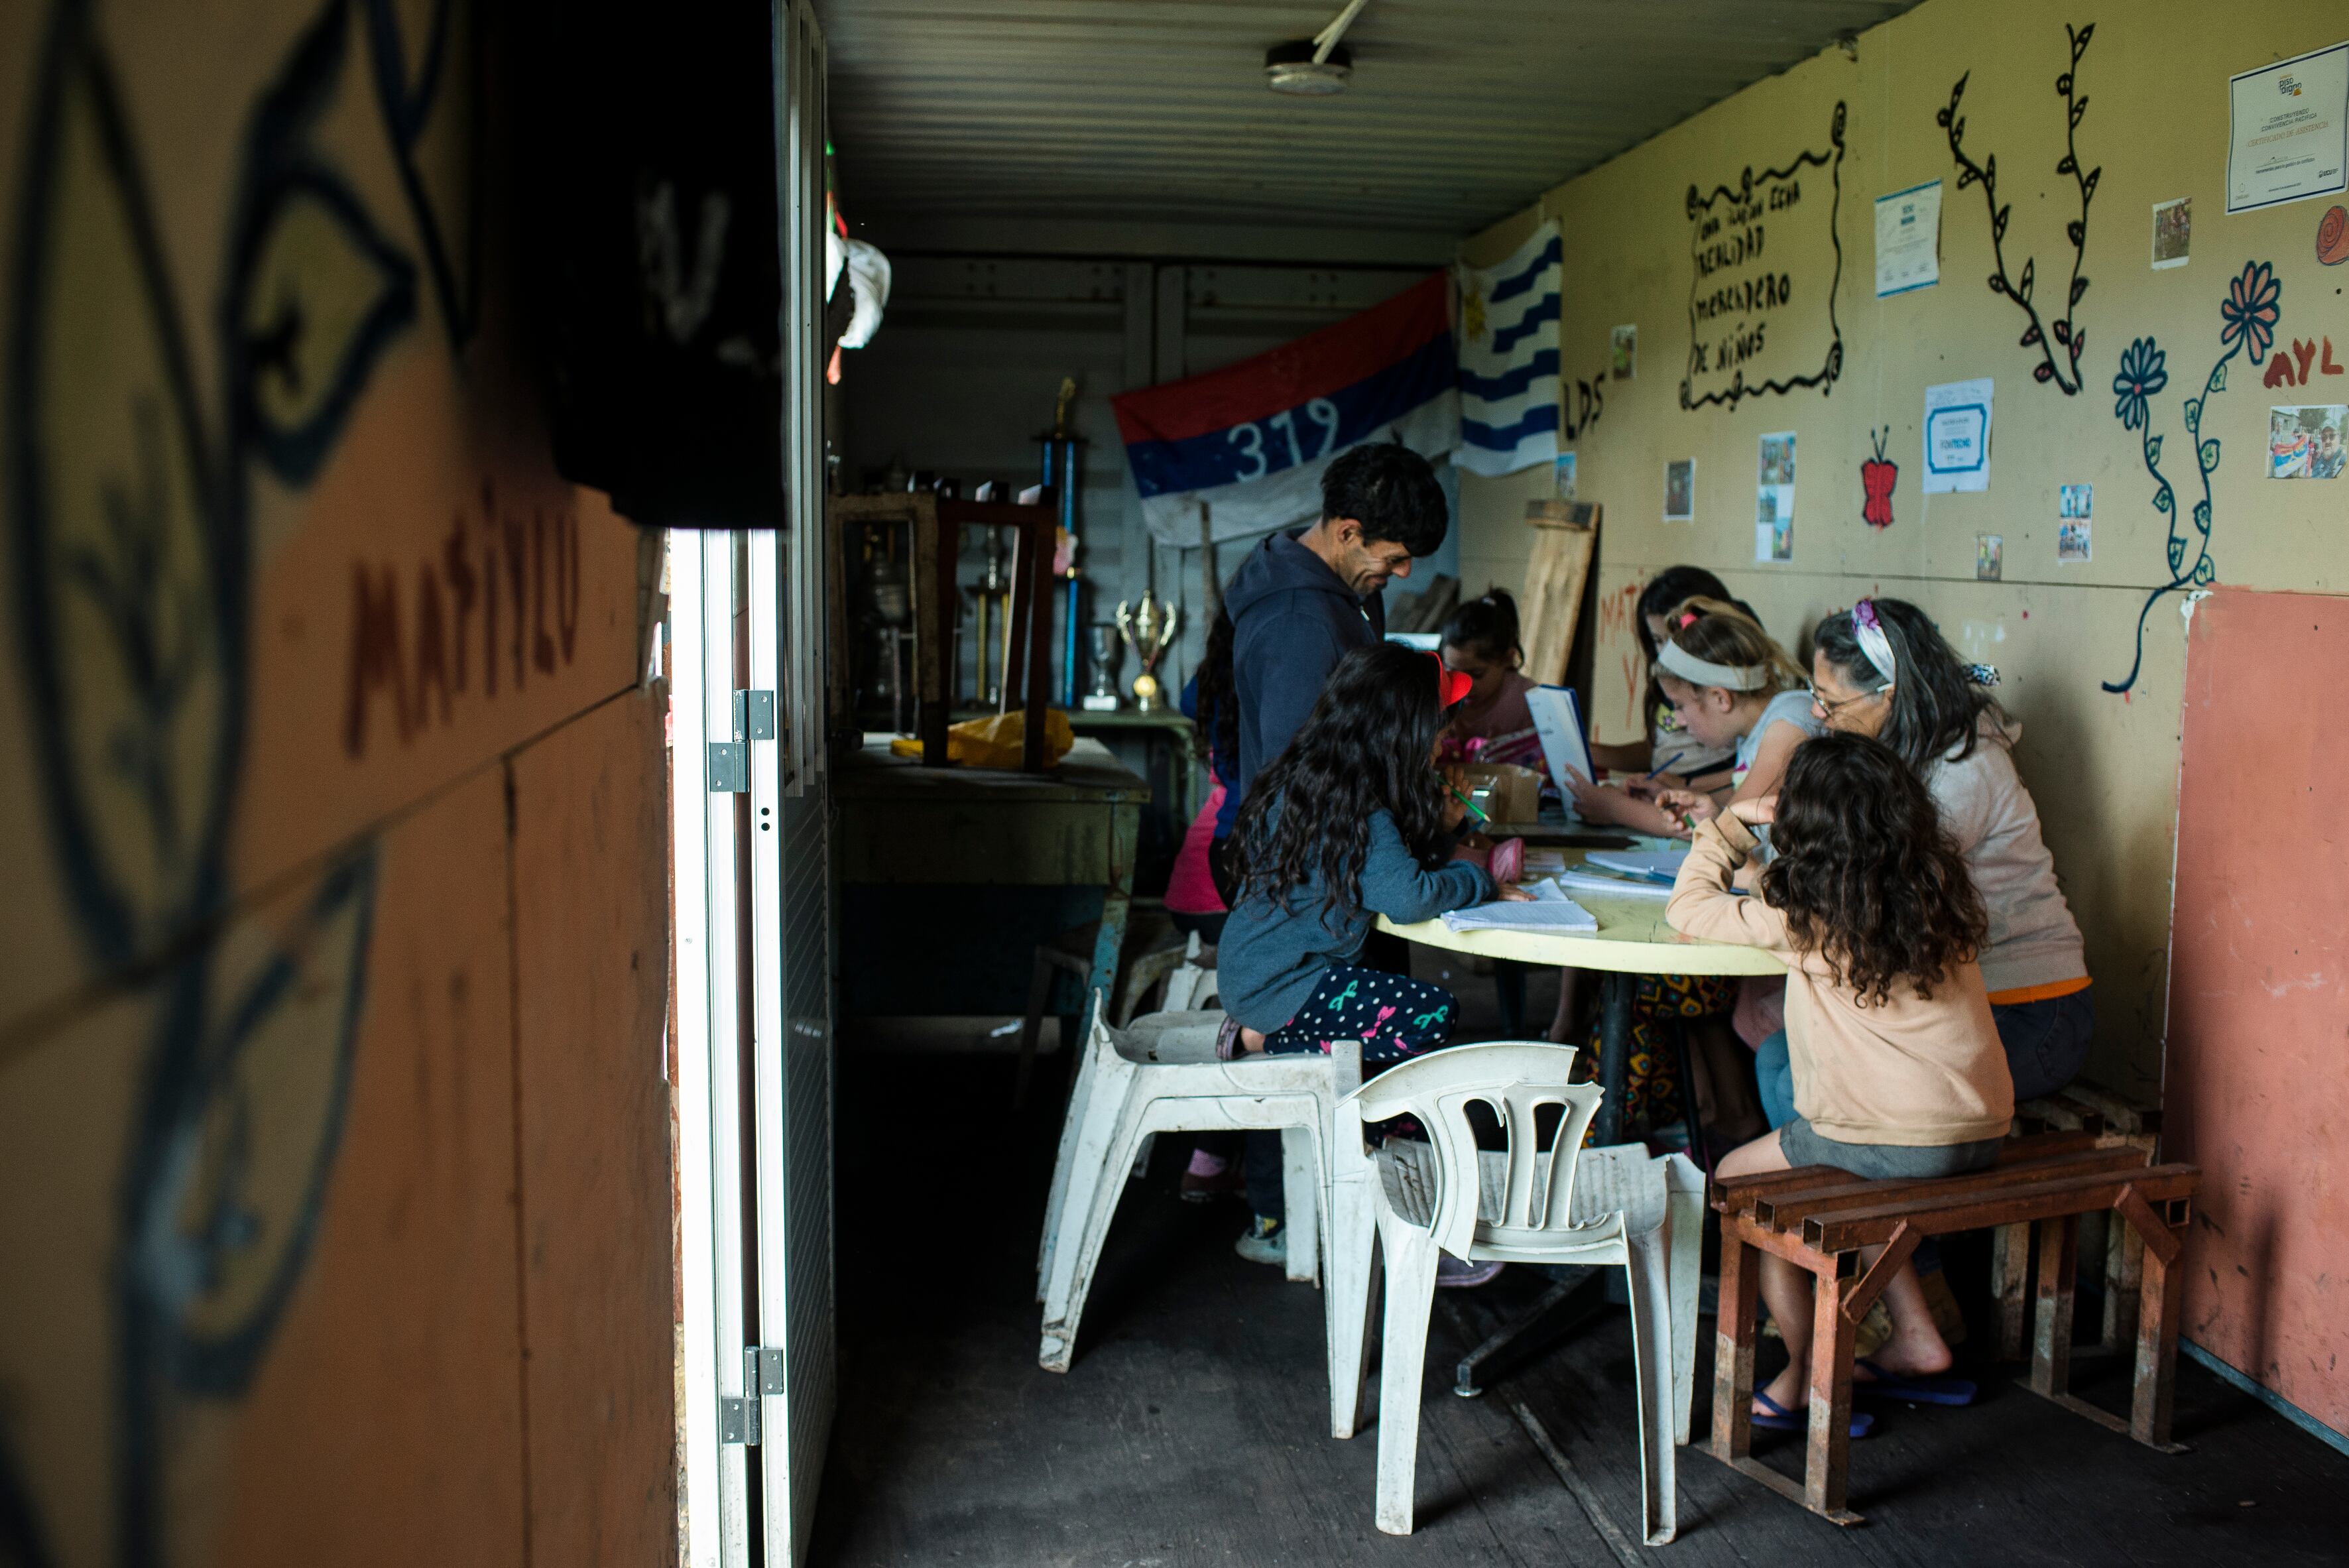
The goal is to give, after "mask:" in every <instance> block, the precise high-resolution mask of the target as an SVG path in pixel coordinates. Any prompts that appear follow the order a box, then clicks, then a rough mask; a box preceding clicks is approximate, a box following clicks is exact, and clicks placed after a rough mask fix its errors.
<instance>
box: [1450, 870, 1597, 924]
mask: <svg viewBox="0 0 2349 1568" xmlns="http://www.w3.org/2000/svg"><path fill="white" fill-rule="evenodd" d="M1532 892H1533V895H1534V896H1533V900H1532V902H1531V903H1499V902H1497V901H1496V902H1495V903H1480V904H1476V905H1475V906H1474V907H1472V908H1468V909H1455V910H1454V911H1453V912H1452V913H1449V914H1447V915H1445V916H1444V929H1445V930H1447V931H1563V932H1578V931H1580V932H1592V931H1597V930H1598V929H1599V917H1598V916H1596V915H1594V914H1592V913H1590V912H1589V911H1588V910H1587V909H1585V908H1583V907H1582V906H1581V905H1580V904H1578V903H1575V902H1574V901H1573V900H1572V899H1570V898H1568V897H1567V896H1566V893H1565V891H1564V890H1563V889H1561V888H1560V887H1559V886H1558V885H1557V882H1554V881H1544V882H1540V883H1537V885H1536V886H1535V887H1534V888H1533V889H1532Z"/></svg>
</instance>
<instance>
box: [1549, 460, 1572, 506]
mask: <svg viewBox="0 0 2349 1568" xmlns="http://www.w3.org/2000/svg"><path fill="white" fill-rule="evenodd" d="M1574 457H1575V455H1574V454H1573V453H1572V452H1560V453H1558V455H1557V462H1555V463H1553V464H1551V465H1550V478H1551V480H1552V482H1553V484H1554V485H1555V487H1556V491H1557V499H1558V500H1573V499H1574V483H1575V474H1574V470H1575V468H1576V464H1575V460H1574Z"/></svg>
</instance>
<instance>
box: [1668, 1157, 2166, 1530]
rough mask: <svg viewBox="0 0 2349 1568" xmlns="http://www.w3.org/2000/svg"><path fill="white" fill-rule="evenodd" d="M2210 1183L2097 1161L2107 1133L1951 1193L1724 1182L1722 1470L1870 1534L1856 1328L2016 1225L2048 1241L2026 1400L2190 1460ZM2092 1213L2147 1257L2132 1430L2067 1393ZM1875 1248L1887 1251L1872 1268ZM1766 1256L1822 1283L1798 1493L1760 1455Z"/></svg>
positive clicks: (1718, 1369)
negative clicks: (1868, 1256) (1937, 1264)
mask: <svg viewBox="0 0 2349 1568" xmlns="http://www.w3.org/2000/svg"><path fill="white" fill-rule="evenodd" d="M2201 1180H2202V1172H2201V1171H2200V1170H2199V1169H2198V1168H2197V1167H2195V1166H2191V1165H2155V1164H2152V1163H2150V1155H2149V1154H2148V1152H2147V1150H2143V1149H2140V1148H2137V1147H2135V1146H2133V1145H2129V1144H2120V1145H2117V1146H2111V1147H2100V1146H2099V1140H2098V1137H2097V1134H2096V1133H2095V1132H2091V1131H2087V1130H2078V1131H2065V1132H2048V1133H2039V1134H2035V1135H2032V1136H2027V1137H2023V1138H2018V1139H2015V1140H2012V1141H2010V1142H2009V1143H2008V1144H2007V1146H2006V1148H2005V1149H2004V1150H2002V1152H2001V1154H2000V1156H1999V1161H1998V1163H1997V1165H1995V1166H1993V1167H1992V1169H1990V1170H1988V1171H1978V1172H1976V1173H1974V1174H1972V1175H1970V1176H1952V1177H1948V1178H1944V1179H1942V1180H1940V1181H1861V1180H1859V1179H1858V1178H1857V1177H1855V1176H1853V1175H1851V1174H1850V1173H1849V1172H1848V1171H1838V1170H1836V1169H1835V1168H1834V1167H1832V1166H1825V1165H1812V1166H1805V1167H1803V1168H1801V1169H1799V1170H1795V1171H1771V1172H1769V1173H1767V1174H1765V1175H1758V1176H1752V1177H1747V1178H1744V1179H1742V1180H1738V1179H1733V1180H1731V1181H1716V1182H1715V1184H1714V1188H1713V1198H1712V1202H1713V1208H1714V1209H1715V1210H1716V1211H1717V1212H1719V1213H1720V1215H1721V1243H1722V1245H1721V1311H1720V1317H1719V1320H1718V1324H1717V1327H1716V1338H1715V1340H1714V1349H1713V1442H1712V1447H1711V1451H1712V1453H1713V1457H1714V1458H1715V1459H1717V1460H1721V1461H1722V1462H1723V1464H1726V1465H1728V1466H1729V1467H1731V1468H1732V1469H1733V1470H1741V1471H1743V1472H1744V1473H1745V1474H1746V1475H1749V1476H1752V1477H1753V1478H1754V1480H1759V1481H1761V1482H1762V1483H1764V1485H1766V1486H1768V1487H1769V1488H1770V1489H1771V1490H1772V1491H1776V1492H1778V1493H1780V1494H1781V1495H1783V1496H1785V1497H1788V1498H1791V1499H1792V1500H1794V1501H1796V1502H1799V1503H1801V1504H1802V1505H1803V1506H1804V1507H1805V1508H1807V1509H1809V1510H1810V1511H1812V1512H1813V1513H1816V1514H1818V1515H1820V1516H1821V1517H1822V1518H1825V1519H1828V1520H1832V1521H1833V1522H1836V1523H1837V1524H1857V1523H1859V1522H1860V1516H1859V1515H1858V1514H1857V1513H1854V1512H1852V1511H1850V1510H1848V1509H1847V1508H1846V1507H1845V1506H1844V1498H1845V1480H1846V1476H1847V1470H1848V1467H1849V1460H1850V1449H1851V1439H1850V1426H1851V1390H1852V1375H1851V1373H1852V1340H1853V1336H1854V1334H1855V1332H1856V1331H1857V1328H1858V1326H1859V1320H1860V1319H1861V1318H1862V1317H1864V1316H1865V1315H1867V1313H1868V1307H1869V1306H1870V1305H1873V1304H1874V1303H1875V1301H1876V1298H1877V1297H1878V1295H1881V1294H1883V1291H1884V1287H1885V1285H1886V1284H1889V1282H1890V1281H1891V1278H1892V1276H1893V1274H1895V1273H1897V1272H1898V1271H1899V1267H1900V1265H1901V1264H1904V1263H1906V1262H1908V1261H1909V1256H1910V1254H1912V1253H1915V1252H1916V1250H1917V1243H1919V1242H1920V1241H1922V1240H1924V1239H1925V1238H1926V1237H1927V1236H1937V1235H1943V1234H1946V1233H1950V1232H1953V1231H1972V1230H1982V1229H1985V1228H1989V1227H2016V1226H2028V1227H2035V1228H2036V1230H2037V1232H2038V1237H2039V1251H2040V1260H2041V1262H2040V1271H2039V1286H2038V1315H2037V1321H2036V1324H2035V1325H2034V1332H2033V1344H2032V1355H2031V1375H2030V1377H2029V1379H2028V1381H2027V1383H2026V1385H2025V1386H2026V1387H2029V1388H2031V1389H2032V1390H2033V1392H2035V1393H2037V1394H2040V1395H2042V1396H2044V1398H2048V1399H2051V1400H2053V1401H2054V1402H2055V1403H2057V1404H2059V1405H2062V1406H2064V1408H2066V1409H2070V1410H2073V1411H2075V1412H2077V1413H2078V1414H2080V1415H2083V1416H2086V1417H2088V1418H2091V1419H2092V1420H2095V1421H2096V1422H2098V1423H2099V1424H2101V1425H2103V1426H2106V1427H2109V1428H2111V1429H2114V1430H2116V1431H2121V1432H2126V1433H2127V1434H2128V1435H2129V1436H2130V1437H2133V1438H2135V1439H2137V1441H2138V1442H2141V1443H2145V1444H2147V1445H2148V1446H2150V1447H2153V1448H2157V1449H2165V1450H2168V1451H2172V1452H2175V1451H2177V1450H2176V1449H2172V1448H2171V1446H2170V1443H2169V1418H2170V1388H2171V1378H2172V1377H2173V1376H2174V1373H2175V1369H2176V1366H2177V1360H2178V1286H2179V1284H2180V1281H2181V1278H2182V1274H2181V1271H2180V1270H2179V1268H2178V1252H2179V1248H2180V1246H2181V1244H2182V1242H2181V1237H2180V1234H2179V1233H2180V1231H2181V1230H2182V1228H2183V1227H2184V1226H2185V1224H2186V1223H2187V1220H2188V1217H2189V1207H2190V1204H2191V1202H2192V1200H2193V1196H2194V1192H2195V1191H2196V1189H2197V1188H2198V1187H2199V1185H2200V1183H2201ZM2094 1213H2111V1214H2114V1215H2116V1216H2117V1217H2118V1220H2119V1222H2124V1223H2126V1224H2127V1226H2128V1227H2129V1228H2130V1229H2131V1230H2133V1231H2134V1232H2135V1233H2137V1236H2138V1238H2139V1239H2140V1240H2141V1241H2142V1243H2143V1244H2144V1269H2143V1281H2142V1284H2140V1287H2139V1303H2138V1313H2137V1382H2136V1389H2135V1393H2134V1397H2133V1399H2132V1403H2131V1407H2130V1416H2129V1419H2128V1420H2127V1421H2123V1420H2120V1419H2119V1418H2116V1417H2114V1416H2110V1415H2107V1414H2106V1412H2104V1411H2103V1410H2100V1409H2098V1408H2095V1406H2093V1405H2090V1404H2088V1403H2086V1402H2085V1401H2084V1400H2081V1399H2077V1398H2073V1396H2072V1394H2071V1392H2070V1383H2071V1347H2072V1296H2073V1283H2074V1277H2075V1274H2076V1272H2077V1266H2078V1242H2079V1227H2080V1219H2081V1216H2082V1215H2084V1214H2094ZM2006 1233H2008V1234H2013V1230H2012V1229H2008V1230H2007V1232H2006ZM1863 1247H1881V1248H1883V1251H1882V1252H1881V1253H1878V1256H1877V1258H1876V1261H1875V1262H1874V1263H1872V1264H1867V1265H1866V1266H1865V1267H1863V1266H1862V1261H1861V1257H1860V1249H1861V1248H1863ZM1757 1249H1758V1250H1760V1251H1762V1252H1769V1253H1776V1254H1777V1255H1778V1256H1780V1257H1782V1258H1785V1259H1786V1260H1787V1261H1788V1262H1790V1263H1793V1264H1796V1265H1798V1266H1799V1267H1801V1268H1804V1269H1806V1270H1808V1271H1809V1272H1810V1273H1811V1274H1812V1275H1813V1276H1814V1278H1815V1279H1816V1300H1815V1303H1814V1306H1813V1317H1812V1324H1813V1329H1812V1348H1811V1381H1810V1410H1811V1417H1810V1427H1809V1434H1808V1436H1809V1440H1808V1444H1807V1447H1806V1450H1805V1454H1804V1466H1803V1480H1802V1482H1801V1484H1799V1485H1797V1484H1796V1483H1795V1481H1793V1480H1790V1479H1788V1478H1787V1477H1785V1476H1783V1475H1781V1474H1779V1473H1778V1472H1777V1471H1776V1470H1772V1469H1771V1468H1770V1467H1768V1466H1767V1465H1764V1464H1763V1463H1761V1462H1760V1461H1759V1460H1755V1459H1754V1457H1753V1439H1754V1428H1753V1408H1754V1340H1755V1337H1756V1325H1755V1322H1754V1303H1755V1294H1756V1292H1755V1285H1756V1280H1757V1277H1758V1275H1759V1274H1760V1267H1759V1263H1760V1260H1759V1259H1758V1258H1756V1257H1755V1255H1754V1253H1755V1251H1756V1250H1757Z"/></svg>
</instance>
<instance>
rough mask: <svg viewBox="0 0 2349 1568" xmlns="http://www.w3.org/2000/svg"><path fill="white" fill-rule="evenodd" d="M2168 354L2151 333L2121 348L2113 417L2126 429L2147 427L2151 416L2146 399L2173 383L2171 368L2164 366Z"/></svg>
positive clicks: (2114, 389) (2115, 381) (2114, 380)
mask: <svg viewBox="0 0 2349 1568" xmlns="http://www.w3.org/2000/svg"><path fill="white" fill-rule="evenodd" d="M2165 357H2167V356H2165V355H2164V354H2163V353H2162V351H2161V350H2160V349H2158V348H2156V347H2155V346H2154V345H2153V339H2151V338H2149V337H2140V338H2138V339H2137V341H2136V342H2134V343H2132V344H2130V345H2129V346H2128V347H2127V348H2126V349H2124V350H2122V351H2121V368H2120V374H2119V375H2117V376H2116V377H2113V418H2116V419H2118V420H2119V421H2120V422H2121V426H2122V428H2124V429H2129V430H2141V429H2144V428H2146V425H2147V421H2148V420H2149V419H2150V418H2151V417H2152V416H2151V415H2150V414H2149V413H2148V412H2147V408H2146V406H2145V403H2146V399H2147V398H2148V397H2153V396H2155V395H2156V394H2157V393H2158V392H2159V391H2160V390H2161V389H2162V388H2163V387H2167V386H2168V385H2169V372H2168V370H2166V369H2164V368H2163V367H2162V360H2163V359H2164V358H2165Z"/></svg>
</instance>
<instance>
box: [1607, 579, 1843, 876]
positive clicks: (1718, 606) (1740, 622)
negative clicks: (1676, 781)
mask: <svg viewBox="0 0 2349 1568" xmlns="http://www.w3.org/2000/svg"><path fill="white" fill-rule="evenodd" d="M1665 621H1666V624H1667V625H1668V626H1669V627H1670V629H1671V635H1670V636H1668V637H1666V638H1665V639H1664V641H1663V643H1662V645H1660V646H1659V647H1658V648H1657V649H1656V684H1657V686H1660V687H1661V688H1662V691H1663V694H1664V696H1665V698H1666V699H1667V700H1669V701H1670V702H1671V705H1672V712H1673V713H1674V715H1676V716H1677V717H1679V719H1680V722H1681V727H1682V728H1683V729H1684V730H1686V731H1687V732H1688V734H1689V736H1690V737H1691V738H1692V739H1694V740H1695V741H1697V742H1698V744H1700V745H1702V746H1711V747H1722V748H1728V749H1729V750H1730V753H1731V764H1730V771H1729V778H1730V792H1729V796H1728V799H1727V800H1719V799H1715V798H1713V797H1712V796H1707V795H1702V794H1699V793H1696V792H1694V791H1691V790H1678V789H1672V790H1666V791H1665V792H1664V793H1662V794H1661V795H1659V796H1658V797H1657V798H1656V799H1657V804H1658V806H1659V807H1660V808H1661V811H1662V812H1663V813H1664V814H1665V815H1666V816H1667V817H1669V818H1671V819H1673V820H1671V821H1670V822H1669V823H1668V825H1667V827H1666V829H1665V830H1667V831H1671V832H1673V833H1677V834H1679V835H1681V836H1682V837H1685V836H1686V835H1687V834H1688V832H1689V830H1690V828H1691V827H1692V825H1693V824H1694V823H1696V822H1701V821H1702V820H1705V819H1706V818H1708V817H1710V816H1712V815H1713V812H1714V810H1715V809H1716V808H1717V807H1718V806H1722V805H1726V804H1728V803H1729V802H1730V801H1734V800H1749V799H1757V798H1759V797H1761V796H1764V795H1768V794H1771V793H1772V792H1774V791H1775V790H1776V789H1777V788H1778V780H1779V779H1782V778H1784V777H1785V773H1786V763H1787V760H1788V759H1789V758H1792V757H1793V756H1794V755H1795V748H1796V747H1797V746H1800V745H1801V744H1802V743H1803V742H1804V741H1806V740H1807V739H1809V738H1811V737H1812V736H1814V735H1822V734H1825V733H1826V725H1825V724H1824V723H1822V722H1821V721H1820V720H1819V719H1818V717H1816V715H1815V714H1814V713H1813V712H1812V711H1811V694H1810V692H1809V691H1808V690H1807V689H1806V686H1805V682H1804V679H1803V671H1802V666H1801V665H1797V664H1795V661H1794V660H1793V659H1791V658H1788V657H1787V656H1786V650H1785V649H1784V648H1782V647H1780V646H1779V645H1777V643H1776V642H1775V640H1773V639H1772V637H1771V635H1770V634H1769V633H1767V632H1765V631H1764V630H1763V629H1762V626H1761V624H1760V623H1759V622H1757V621H1755V620H1754V618H1753V617H1752V616H1750V615H1748V614H1745V612H1744V611H1743V610H1740V609H1739V608H1738V607H1737V606H1736V605H1734V604H1730V603H1723V601H1721V600H1718V599H1691V600H1689V601H1688V602H1687V603H1683V604H1682V605H1681V606H1680V607H1679V608H1678V609H1676V610H1674V611H1673V612H1672V613H1671V614H1670V615H1668V616H1666V617H1665ZM1593 793H1595V791H1594V792H1593ZM1582 794H1583V792H1582V791H1579V790H1578V791H1576V809H1577V810H1583V800H1582ZM1583 815H1584V816H1585V817H1588V815H1589V812H1588V810H1583ZM1612 820H1616V821H1623V820H1624V818H1623V817H1622V816H1621V815H1618V816H1616V817H1615V818H1613V819H1612ZM1628 825H1630V826H1640V824H1638V823H1630V824H1628ZM1646 830H1647V831H1650V832H1653V831H1656V829H1654V828H1648V829H1646Z"/></svg>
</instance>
